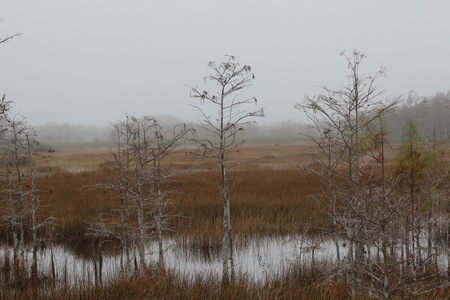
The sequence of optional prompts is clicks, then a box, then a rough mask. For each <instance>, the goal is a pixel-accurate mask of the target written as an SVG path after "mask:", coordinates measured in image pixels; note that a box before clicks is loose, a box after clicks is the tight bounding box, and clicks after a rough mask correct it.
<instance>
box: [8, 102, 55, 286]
mask: <svg viewBox="0 0 450 300" xmlns="http://www.w3.org/2000/svg"><path fill="white" fill-rule="evenodd" d="M9 105H10V102H8V101H6V100H5V97H4V96H3V97H2V99H1V102H0V107H1V116H2V119H1V122H0V133H1V135H2V137H1V139H0V147H1V150H2V152H3V153H4V156H2V165H4V169H3V170H2V172H1V175H2V181H3V184H4V186H3V188H4V189H2V192H3V194H4V197H2V200H1V202H2V204H3V205H2V215H1V218H2V220H3V221H4V225H5V226H6V227H7V230H6V231H7V232H8V236H9V235H11V237H12V240H13V253H14V275H15V282H14V285H16V286H18V287H21V286H23V284H24V283H25V282H24V280H25V279H26V278H31V279H32V283H33V284H36V283H37V282H38V280H37V279H38V263H37V262H38V257H37V254H38V249H39V247H40V245H41V244H42V243H45V236H44V233H45V230H44V229H45V228H46V227H47V225H49V224H50V223H51V222H52V221H53V218H51V217H48V210H47V212H46V211H45V210H44V209H43V207H42V201H41V198H40V196H39V195H38V192H39V191H38V190H37V188H36V183H35V178H36V170H37V163H38V158H39V157H40V156H41V151H39V150H38V149H36V147H37V145H38V142H37V141H36V139H35V137H36V132H35V131H34V129H33V128H31V127H29V126H28V124H27V122H26V119H25V118H24V117H21V116H17V115H12V114H11V112H10V107H9ZM26 236H30V237H31V239H26ZM30 245H31V249H32V261H31V274H30V275H31V276H28V272H27V271H26V267H27V258H26V255H27V252H28V251H29V250H28V249H29V247H28V246H30Z"/></svg>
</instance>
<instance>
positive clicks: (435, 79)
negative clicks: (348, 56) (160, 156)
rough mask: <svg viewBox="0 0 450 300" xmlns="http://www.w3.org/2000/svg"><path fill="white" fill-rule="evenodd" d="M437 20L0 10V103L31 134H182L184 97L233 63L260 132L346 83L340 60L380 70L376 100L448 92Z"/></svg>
mask: <svg viewBox="0 0 450 300" xmlns="http://www.w3.org/2000/svg"><path fill="white" fill-rule="evenodd" d="M449 12H450V2H449V1H447V0H436V1H411V0H397V1H388V0H378V1H360V0H352V1H350V0H343V1H334V0H329V1H323V0H319V1H296V0H286V1H268V0H258V1H256V0H245V1H237V0H231V1H206V0H198V1H181V0H170V1H144V0H136V1H118V0H112V1H111V0H108V1H107V0H99V1H87V0H80V1H56V0H42V1H16V0H2V2H1V4H0V17H1V18H2V20H3V21H2V22H1V23H0V37H5V36H8V35H12V34H16V33H20V34H21V35H20V36H18V37H15V38H14V39H12V40H10V41H8V42H7V43H3V44H1V45H0V94H3V93H4V94H6V95H7V98H8V99H9V100H12V101H14V110H15V111H17V112H20V113H21V114H23V115H25V116H26V117H27V118H28V120H29V122H30V123H31V124H34V125H44V124H47V123H59V124H64V123H67V124H75V125H81V124H90V125H94V126H108V124H109V123H110V122H114V121H116V120H119V119H121V118H122V116H123V113H124V112H128V113H131V114H136V115H144V114H145V115H153V116H155V115H171V116H173V117H174V118H176V119H178V120H181V121H183V122H191V121H192V122H193V121H195V120H196V116H197V112H195V110H194V109H193V108H192V107H190V106H189V105H188V104H195V99H192V98H190V97H189V92H190V89H189V87H188V86H199V87H201V86H202V85H203V84H204V81H203V77H204V76H205V75H207V74H208V68H207V64H208V62H209V61H211V60H215V61H221V60H222V59H223V58H224V55H225V54H233V55H235V56H236V57H237V60H238V61H239V62H240V63H242V64H247V65H251V66H252V71H253V72H254V74H255V76H256V80H255V81H254V84H253V86H252V87H250V89H249V90H248V91H247V92H248V93H251V94H252V96H255V97H257V98H258V105H261V106H263V107H266V118H265V119H263V120H262V121H260V123H262V125H267V124H274V123H276V124H283V122H287V121H288V120H294V121H296V122H297V121H299V122H300V121H302V120H304V119H303V118H304V117H303V116H302V114H301V113H300V112H299V111H297V110H296V109H295V108H294V105H295V103H296V102H299V101H302V100H303V99H304V96H305V95H315V94H318V93H320V92H321V86H323V85H326V86H328V87H330V88H339V87H341V86H342V85H344V84H345V83H346V78H345V76H346V74H347V70H346V67H347V66H346V63H345V61H344V60H343V59H342V57H340V56H339V53H340V52H341V51H342V50H344V49H346V50H347V51H348V52H351V51H352V50H353V49H358V50H360V51H362V52H364V53H366V55H367V59H366V60H365V63H364V66H363V67H362V70H363V71H364V72H366V73H368V74H373V73H374V72H376V71H377V70H378V68H379V67H380V66H384V67H386V69H387V78H383V79H382V80H380V81H379V83H378V84H379V86H380V88H381V89H385V90H386V93H385V94H384V96H385V97H395V96H398V95H401V94H406V93H407V92H408V91H409V90H414V91H416V92H417V93H418V94H420V95H434V94H435V93H436V92H438V91H442V92H446V91H448V90H449V88H450V86H449V81H448V79H449V78H450V55H449V53H450V39H449V38H448V37H449V36H450V19H449V18H448V13H449Z"/></svg>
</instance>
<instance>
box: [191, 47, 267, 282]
mask: <svg viewBox="0 0 450 300" xmlns="http://www.w3.org/2000/svg"><path fill="white" fill-rule="evenodd" d="M208 66H209V68H210V70H211V74H210V75H207V76H206V77H205V78H204V79H205V81H206V82H210V83H212V84H214V85H215V86H216V87H217V91H214V92H211V91H207V90H203V89H198V88H197V87H191V94H190V95H191V97H194V98H197V99H198V100H200V104H201V105H202V106H198V105H193V107H195V108H196V109H197V111H198V112H200V115H201V119H200V124H201V128H202V129H204V130H205V131H206V132H208V133H209V136H206V137H196V138H195V141H196V142H197V143H198V144H200V146H201V148H202V153H201V155H203V156H206V157H210V158H214V159H216V160H217V162H218V164H219V168H220V173H221V178H222V180H221V194H222V200H223V238H222V260H223V273H222V282H223V284H228V282H229V281H230V280H234V261H233V236H232V230H231V216H230V195H229V192H230V186H229V183H228V178H227V170H228V169H229V168H230V167H231V166H230V165H229V164H228V163H227V152H228V150H227V149H229V148H230V147H235V146H238V145H240V144H241V143H242V142H243V141H240V140H238V138H239V133H240V132H241V131H243V130H244V127H245V126H246V125H249V124H252V123H255V121H254V118H256V117H263V116H264V110H263V108H259V109H256V110H248V109H247V107H248V105H250V104H253V105H257V99H256V98H255V97H248V98H240V97H239V94H238V92H240V91H242V90H244V89H246V88H248V87H249V86H250V85H251V83H252V81H253V80H254V78H255V76H254V75H253V73H252V69H251V67H250V66H248V65H241V64H239V63H238V62H237V61H236V58H235V57H234V56H232V55H227V56H226V59H225V61H223V62H220V63H216V62H214V61H211V62H209V64H208ZM204 105H208V106H209V107H212V108H213V109H215V110H216V111H217V113H216V114H215V115H210V114H209V113H208V112H207V109H206V108H204Z"/></svg>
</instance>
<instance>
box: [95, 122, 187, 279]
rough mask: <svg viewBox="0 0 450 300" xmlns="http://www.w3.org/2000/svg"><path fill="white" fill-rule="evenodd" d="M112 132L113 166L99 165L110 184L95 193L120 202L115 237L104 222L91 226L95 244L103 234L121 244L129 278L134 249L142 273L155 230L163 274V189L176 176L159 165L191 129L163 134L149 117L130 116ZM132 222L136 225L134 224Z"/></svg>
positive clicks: (165, 200)
mask: <svg viewBox="0 0 450 300" xmlns="http://www.w3.org/2000/svg"><path fill="white" fill-rule="evenodd" d="M113 126H114V129H115V132H116V134H117V137H116V148H115V149H112V150H111V153H112V156H113V160H110V161H107V162H106V163H105V164H104V165H103V168H104V169H105V170H106V171H107V172H108V174H109V176H110V179H109V182H108V183H105V184H100V185H98V186H97V187H100V188H102V189H103V190H105V191H106V190H108V191H109V192H110V193H111V195H112V196H113V197H114V198H115V199H119V200H120V209H119V211H118V212H117V213H118V214H119V222H118V223H119V226H118V232H117V233H116V234H112V232H114V230H113V229H110V228H111V226H108V225H107V224H106V222H105V221H103V222H94V223H92V226H91V229H92V230H91V232H92V233H93V234H94V236H96V237H97V238H98V237H101V236H102V234H104V236H105V237H107V236H111V234H112V235H116V236H117V237H118V238H119V240H120V243H121V248H122V256H121V262H122V263H121V266H122V272H124V274H129V273H130V270H131V261H132V260H133V257H132V252H133V249H137V252H138V255H139V265H140V270H141V271H143V270H145V268H146V261H145V256H146V252H145V251H146V250H145V247H146V245H147V244H148V242H149V241H150V239H151V231H152V230H154V231H153V232H156V234H155V235H156V237H157V239H158V248H159V259H158V265H159V267H160V268H163V267H164V251H165V249H164V246H163V238H164V236H163V234H164V232H165V231H166V230H167V228H168V225H167V220H168V219H169V217H170V212H169V211H168V208H169V206H170V200H169V199H168V195H169V193H170V191H165V190H164V189H163V187H162V184H163V183H164V182H165V181H166V180H168V178H170V177H173V176H175V175H176V172H165V171H164V170H163V169H162V167H161V161H162V160H163V159H164V157H166V156H167V155H169V154H170V153H171V152H172V151H173V150H174V148H175V147H176V146H177V144H178V142H179V141H180V140H181V139H182V138H183V137H184V136H185V135H186V134H187V133H188V131H189V129H187V128H186V126H181V125H178V126H174V128H173V129H172V130H167V131H165V130H163V129H162V127H161V126H160V125H159V123H158V122H157V120H156V119H155V118H153V117H143V118H136V117H134V116H129V115H126V116H125V118H124V120H123V121H121V122H118V123H116V124H114V125H113ZM134 218H135V220H136V221H135V222H133V221H132V219H134ZM100 219H101V220H103V218H100ZM113 224H114V223H111V224H110V225H113ZM133 224H137V227H136V226H134V225H133ZM134 259H136V258H134ZM135 265H137V264H135Z"/></svg>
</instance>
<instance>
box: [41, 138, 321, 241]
mask: <svg viewBox="0 0 450 300" xmlns="http://www.w3.org/2000/svg"><path fill="white" fill-rule="evenodd" d="M308 151H309V146H308V145H306V146H302V145H295V144H288V145H258V146H250V145H249V146H245V147H241V148H240V149H239V151H235V152H233V153H232V154H231V156H230V161H231V163H234V162H237V161H244V163H242V164H238V165H236V167H235V168H233V169H231V171H230V172H229V179H230V182H231V183H232V186H233V190H232V192H231V215H232V224H233V230H234V234H236V235H237V236H239V237H241V238H244V237H251V236H257V235H259V236H268V235H284V234H289V233H293V232H298V231H299V230H302V229H303V228H305V227H306V226H308V227H309V226H311V224H314V223H317V222H318V220H321V219H323V218H324V216H323V215H322V214H321V212H320V209H319V207H318V205H317V203H316V202H315V201H314V200H312V199H311V198H310V197H309V195H311V194H313V193H317V192H319V191H320V186H319V185H320V182H319V181H318V179H317V178H316V177H315V176H313V175H311V174H307V173H306V172H303V171H300V170H299V169H298V168H297V166H298V164H299V163H304V162H308V161H310V159H311V158H310V156H309V153H308ZM192 152H193V149H192V148H186V149H182V150H179V151H177V152H176V153H174V154H172V155H171V156H170V157H168V159H167V160H166V161H165V162H164V163H165V167H166V168H168V169H174V170H179V171H187V172H183V173H182V175H180V176H178V177H176V178H174V180H172V181H171V182H169V183H167V184H166V188H167V189H168V190H176V191H177V193H176V194H173V195H172V201H173V206H174V209H175V211H174V212H175V214H176V217H175V218H173V219H172V221H171V231H170V233H169V234H170V235H172V236H181V237H183V238H184V239H189V240H191V242H194V241H197V242H198V243H199V245H198V246H199V247H200V246H204V244H205V243H208V244H209V245H210V246H211V241H212V246H211V247H213V248H214V246H213V245H214V244H216V245H217V244H218V243H219V242H220V237H221V230H222V201H221V198H220V192H219V191H220V190H219V182H220V179H219V176H220V175H219V172H218V171H217V170H216V169H215V165H214V164H213V162H211V161H209V160H207V159H203V158H198V157H193V155H192ZM110 157H111V156H110V154H109V153H108V150H107V149H103V150H98V149H93V150H90V149H88V150H63V151H62V152H61V153H58V152H57V153H55V155H54V156H53V157H51V158H47V159H45V160H44V161H42V162H40V164H39V167H40V169H41V172H40V174H41V175H40V176H39V177H38V178H37V185H38V187H39V189H40V190H42V191H43V192H42V196H41V197H42V198H43V199H44V200H45V203H46V205H48V209H49V210H50V212H51V214H52V215H53V216H54V217H55V218H56V219H57V220H59V222H58V224H60V226H57V227H56V234H55V236H56V237H57V241H58V243H60V244H65V245H71V246H72V247H77V245H80V248H81V249H85V247H83V246H81V245H82V244H83V243H84V242H86V230H87V223H86V221H87V220H89V219H93V218H95V217H97V216H99V215H100V214H102V213H108V212H110V211H111V210H112V209H114V208H117V206H118V203H117V200H114V199H112V198H111V196H109V195H108V194H107V193H103V192H102V191H101V190H99V189H95V188H92V187H93V186H95V185H96V184H99V183H104V182H106V180H107V178H106V174H104V173H103V172H102V171H101V170H100V167H99V166H100V165H101V164H102V163H103V162H104V161H105V160H106V159H109V158H110ZM78 166H79V168H78ZM80 170H81V171H80ZM217 247H218V246H217ZM81 249H80V250H81Z"/></svg>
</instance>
